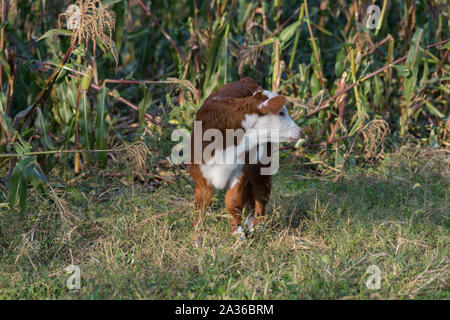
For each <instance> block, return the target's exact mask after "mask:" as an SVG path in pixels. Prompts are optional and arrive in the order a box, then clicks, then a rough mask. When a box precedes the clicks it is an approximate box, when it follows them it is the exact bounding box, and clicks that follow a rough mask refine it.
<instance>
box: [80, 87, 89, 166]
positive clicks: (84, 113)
mask: <svg viewBox="0 0 450 320" xmlns="http://www.w3.org/2000/svg"><path fill="white" fill-rule="evenodd" d="M79 108H80V119H79V123H80V142H81V145H82V147H83V149H87V150H92V123H91V120H92V116H91V104H90V103H89V100H88V97H87V93H86V91H83V92H82V97H81V101H80V106H79ZM86 157H87V159H88V161H89V162H91V161H92V153H90V152H88V153H86Z"/></svg>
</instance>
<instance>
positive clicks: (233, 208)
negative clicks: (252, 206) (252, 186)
mask: <svg viewBox="0 0 450 320" xmlns="http://www.w3.org/2000/svg"><path fill="white" fill-rule="evenodd" d="M244 186H245V183H244V181H243V179H242V177H241V178H239V179H238V180H237V181H236V183H235V184H234V185H233V186H232V187H231V188H230V189H228V191H227V193H226V194H225V207H226V208H227V211H228V213H229V214H231V232H232V233H236V234H240V235H241V238H245V235H244V231H243V230H242V226H241V223H242V217H241V216H242V205H243V188H244Z"/></svg>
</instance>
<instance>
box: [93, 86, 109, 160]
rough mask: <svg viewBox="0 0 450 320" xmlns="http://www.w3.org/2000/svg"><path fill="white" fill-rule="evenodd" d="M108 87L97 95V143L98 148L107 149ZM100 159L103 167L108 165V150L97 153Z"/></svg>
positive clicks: (103, 88)
mask: <svg viewBox="0 0 450 320" xmlns="http://www.w3.org/2000/svg"><path fill="white" fill-rule="evenodd" d="M107 97H108V88H106V87H102V88H101V89H100V91H99V93H98V95H97V118H96V120H95V143H96V146H97V149H100V150H104V149H106V135H107V133H108V126H107V125H106V113H107V112H108V106H107ZM97 157H98V160H99V162H100V164H101V166H102V167H106V160H107V158H106V152H99V153H98V154H97Z"/></svg>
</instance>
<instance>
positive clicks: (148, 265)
mask: <svg viewBox="0 0 450 320" xmlns="http://www.w3.org/2000/svg"><path fill="white" fill-rule="evenodd" d="M288 162H290V161H283V162H282V164H281V171H280V173H279V174H278V175H277V176H275V179H274V187H273V193H272V199H271V201H270V204H269V208H268V209H269V210H268V211H269V217H268V218H269V219H268V220H269V221H268V223H267V224H266V227H265V230H264V231H262V232H258V233H256V234H254V236H253V237H251V238H249V239H248V240H246V241H244V242H241V241H239V240H238V239H237V238H236V237H233V236H231V235H230V234H229V233H228V230H229V219H228V215H226V214H225V212H224V209H223V207H224V206H223V197H222V195H216V196H215V197H214V202H213V207H212V211H211V213H212V214H211V215H208V216H207V218H206V220H205V223H204V225H203V229H202V230H201V235H202V236H201V237H199V238H197V237H196V236H195V235H194V234H193V233H192V232H191V230H190V225H191V223H192V222H191V213H192V210H193V207H192V194H193V186H192V183H191V182H190V181H189V179H188V178H187V176H184V175H180V176H179V177H178V179H177V181H178V182H177V183H168V184H163V185H161V186H160V188H158V189H156V190H154V191H152V192H148V191H147V190H148V189H147V188H143V187H139V185H138V184H134V185H131V186H125V185H123V184H122V181H121V180H120V179H116V178H106V177H105V176H104V175H99V176H98V172H96V176H93V177H92V178H89V177H88V176H85V177H84V178H82V179H78V180H76V181H73V186H72V187H68V188H67V189H60V190H59V191H57V193H58V198H60V199H61V200H60V201H61V202H60V203H61V205H63V206H64V216H65V217H69V218H67V219H64V218H63V215H61V212H60V209H55V206H54V203H55V202H53V201H51V202H49V201H47V200H45V199H41V198H39V197H37V198H36V201H34V203H35V205H34V206H33V207H32V208H30V209H29V210H28V212H27V213H26V215H25V216H24V217H20V216H18V215H13V214H10V213H8V211H6V208H5V209H3V208H2V209H0V215H1V217H2V223H1V224H0V248H1V251H2V254H1V258H0V270H1V272H0V274H1V276H0V288H1V290H0V292H1V294H0V298H34V299H36V298H69V299H78V298H92V299H99V298H106V299H110V298H123V299H124V298H136V299H140V298H163V299H173V298H187V299H203V298H218V299H232V298H238V299H273V298H280V299H286V298H289V299H298V298H313V299H317V298H339V299H378V298H388V299H398V298H400V299H404V298H441V299H446V298H447V299H448V297H449V296H448V294H449V290H448V277H449V259H448V253H449V252H448V250H449V244H450V238H449V234H448V229H447V228H446V223H447V222H448V212H449V203H448V194H449V193H448V191H449V179H448V178H449V176H448V173H449V163H448V151H442V150H439V151H436V150H427V151H425V152H421V151H419V150H418V149H417V148H414V147H411V146H409V147H405V148H404V149H403V150H401V151H400V152H398V153H395V154H387V155H386V159H385V160H383V162H382V164H381V166H380V167H379V168H378V169H377V170H375V171H374V170H370V171H363V170H359V171H357V172H355V173H353V174H352V175H347V176H346V179H345V180H343V182H341V183H333V182H332V181H331V180H330V179H324V178H318V177H315V176H313V175H311V174H310V173H308V172H305V171H304V169H303V168H302V167H298V165H292V164H288ZM290 163H292V162H290ZM299 172H303V175H302V176H299ZM72 216H73V217H75V218H71V217H72ZM72 263H74V264H77V265H79V266H80V268H81V272H82V288H81V291H79V292H73V293H72V292H69V291H68V290H67V289H66V288H65V280H66V279H67V275H65V273H64V272H63V269H64V268H65V267H66V266H67V265H69V264H72ZM373 264H375V265H377V266H378V267H379V268H380V269H381V272H382V280H381V289H380V290H375V291H373V290H369V289H367V287H366V286H365V281H366V280H367V277H368V274H367V273H366V270H367V268H368V266H369V265H373Z"/></svg>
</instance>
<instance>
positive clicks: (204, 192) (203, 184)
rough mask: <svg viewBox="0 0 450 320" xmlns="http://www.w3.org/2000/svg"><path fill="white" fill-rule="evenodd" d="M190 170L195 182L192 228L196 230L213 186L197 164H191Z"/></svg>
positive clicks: (209, 199)
mask: <svg viewBox="0 0 450 320" xmlns="http://www.w3.org/2000/svg"><path fill="white" fill-rule="evenodd" d="M190 172H191V175H192V178H193V179H194V183H195V196H194V197H195V200H194V201H195V212H194V223H193V224H192V228H193V229H194V230H197V229H198V227H199V226H200V224H201V222H202V220H203V217H204V215H205V211H206V210H207V209H208V208H209V206H210V205H211V199H212V194H213V188H212V186H211V185H210V184H209V182H208V180H206V179H205V178H204V177H203V174H202V172H201V170H200V167H199V166H198V165H196V164H194V165H191V167H190Z"/></svg>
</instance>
